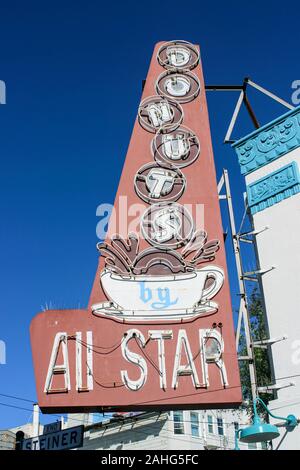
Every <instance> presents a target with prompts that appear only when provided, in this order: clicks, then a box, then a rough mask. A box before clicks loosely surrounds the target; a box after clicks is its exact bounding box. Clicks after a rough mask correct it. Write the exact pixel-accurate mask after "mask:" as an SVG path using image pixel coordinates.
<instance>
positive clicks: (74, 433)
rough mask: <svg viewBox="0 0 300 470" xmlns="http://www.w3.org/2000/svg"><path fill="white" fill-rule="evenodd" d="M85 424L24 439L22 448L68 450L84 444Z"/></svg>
mask: <svg viewBox="0 0 300 470" xmlns="http://www.w3.org/2000/svg"><path fill="white" fill-rule="evenodd" d="M83 433H84V426H83V425H81V426H76V427H74V428H68V429H63V430H62V431H58V432H52V433H49V434H43V435H40V436H36V437H31V438H30V439H24V441H22V447H21V449H22V450H67V449H74V448H77V447H82V446H83Z"/></svg>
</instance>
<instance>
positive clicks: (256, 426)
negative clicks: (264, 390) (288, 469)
mask: <svg viewBox="0 0 300 470" xmlns="http://www.w3.org/2000/svg"><path fill="white" fill-rule="evenodd" d="M258 402H259V403H261V405H262V406H263V408H264V409H265V410H266V412H267V413H268V414H269V415H270V416H272V418H275V419H281V420H283V421H285V423H286V424H285V427H286V430H287V431H293V430H294V429H295V427H296V426H297V425H298V420H297V418H296V416H294V415H288V416H287V418H283V417H282V416H275V415H273V413H271V411H270V410H269V409H268V407H267V405H266V404H265V403H264V402H263V400H262V399H261V398H255V399H254V401H253V412H254V417H253V424H251V426H247V427H246V428H244V429H238V430H237V431H236V432H235V450H239V446H238V440H240V441H241V442H246V443H252V442H266V441H271V440H272V439H275V438H276V437H278V436H279V435H280V433H279V430H278V428H277V427H276V426H274V424H269V423H262V421H261V419H260V417H259V416H258V413H257V403H258Z"/></svg>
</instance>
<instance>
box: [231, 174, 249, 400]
mask: <svg viewBox="0 0 300 470" xmlns="http://www.w3.org/2000/svg"><path fill="white" fill-rule="evenodd" d="M223 175H224V183H225V191H226V198H227V206H228V213H229V221H230V228H231V235H232V242H233V250H234V256H235V263H236V269H237V273H238V282H239V291H240V309H239V319H238V331H237V333H238V334H237V337H236V345H237V349H238V346H239V336H240V328H241V322H242V319H243V323H244V329H245V341H246V349H247V360H248V363H249V373H250V382H251V394H252V399H253V400H254V399H255V398H256V397H257V388H256V374H255V365H254V355H253V348H252V344H251V343H252V341H251V328H250V320H249V315H248V306H247V294H246V286H245V282H244V279H243V267H242V260H241V249H240V242H239V239H238V237H237V233H236V226H235V220H234V213H233V205H232V197H231V191H230V184H229V177H228V171H227V170H225V169H224V170H223Z"/></svg>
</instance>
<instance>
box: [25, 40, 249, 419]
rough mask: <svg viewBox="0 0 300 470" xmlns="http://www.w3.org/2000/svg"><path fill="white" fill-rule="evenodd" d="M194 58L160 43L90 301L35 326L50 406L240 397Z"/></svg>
mask: <svg viewBox="0 0 300 470" xmlns="http://www.w3.org/2000/svg"><path fill="white" fill-rule="evenodd" d="M199 57H200V54H199V48H198V47H196V46H194V45H192V44H189V43H186V42H184V41H173V42H169V43H159V44H157V45H156V47H155V50H154V54H153V57H152V60H151V64H150V69H149V72H148V76H147V80H146V83H145V87H144V91H143V96H142V99H141V102H140V105H139V108H138V113H137V119H136V122H135V125H134V129H133V134H132V137H131V141H130V145H129V148H128V152H127V156H126V160H125V164H124V168H123V172H122V175H121V178H120V183H119V188H118V191H117V195H116V199H115V204H114V210H113V212H112V214H111V217H110V222H109V230H108V233H107V237H106V240H105V241H104V242H100V243H98V245H97V248H98V251H99V252H100V255H101V256H100V260H99V266H98V270H97V273H96V277H95V282H94V285H93V288H92V292H91V297H90V302H89V305H88V308H87V310H72V311H52V312H45V313H42V314H39V315H38V316H37V317H36V318H35V319H34V320H33V322H32V325H31V338H32V348H33V357H34V364H35V373H36V381H37V389H38V396H39V405H40V407H41V408H42V409H44V410H46V411H47V412H51V411H58V410H60V411H62V410H64V411H66V410H69V411H72V410H73V411H75V410H85V409H89V410H92V409H95V410H96V409H99V408H103V409H119V410H130V409H134V410H143V409H148V408H152V409H162V408H170V409H174V408H176V407H177V408H178V407H186V408H187V407H190V408H198V407H199V408H208V407H219V406H224V407H230V406H235V405H238V404H240V403H241V388H240V380H239V372H238V362H237V356H236V351H235V340H234V328H233V320H232V308H231V302H230V293H229V284H228V275H227V269H226V258H225V250H224V244H223V229H222V223H221V214H220V208H219V200H218V192H217V183H216V174H215V167H214V158H213V152H212V143H211V136H210V129H209V120H208V112H207V104H206V97H205V87H204V81H203V75H202V67H201V61H200V58H199Z"/></svg>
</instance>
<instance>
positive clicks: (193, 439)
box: [67, 410, 265, 451]
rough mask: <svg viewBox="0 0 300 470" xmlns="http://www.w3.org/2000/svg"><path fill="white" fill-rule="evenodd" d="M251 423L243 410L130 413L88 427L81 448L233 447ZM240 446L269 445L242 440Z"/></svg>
mask: <svg viewBox="0 0 300 470" xmlns="http://www.w3.org/2000/svg"><path fill="white" fill-rule="evenodd" d="M72 423H73V421H71V422H70V424H69V423H68V424H69V425H70V426H73V425H74V424H72ZM68 424H67V425H68ZM248 424H249V418H248V416H247V415H246V413H245V412H244V411H240V410H207V411H206V410H200V411H199V410H198V411H173V412H169V413H168V412H161V413H158V412H146V413H139V414H137V415H133V416H130V413H129V414H128V415H125V416H124V417H116V418H114V417H112V418H110V419H106V420H103V421H101V422H95V423H93V424H90V425H88V426H86V427H85V434H84V443H83V447H82V448H81V449H78V450H86V449H90V450H174V451H177V450H194V451H199V450H230V449H231V450H232V449H234V447H235V430H236V429H238V428H239V427H240V426H244V425H248ZM239 447H240V449H241V450H248V449H257V450H261V449H262V448H265V446H262V445H261V444H257V445H255V444H249V445H248V444H242V443H240V444H239Z"/></svg>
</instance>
